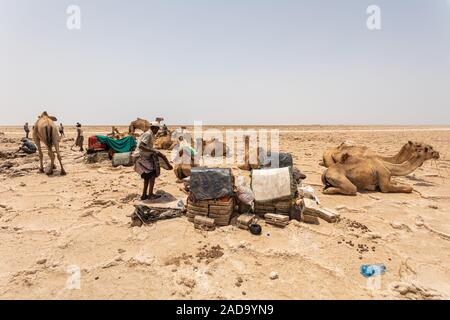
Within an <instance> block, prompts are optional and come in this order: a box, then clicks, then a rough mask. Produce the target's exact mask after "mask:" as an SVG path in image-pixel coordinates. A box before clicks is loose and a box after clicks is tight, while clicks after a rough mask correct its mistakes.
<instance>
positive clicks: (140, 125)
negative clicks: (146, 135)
mask: <svg viewBox="0 0 450 320" xmlns="http://www.w3.org/2000/svg"><path fill="white" fill-rule="evenodd" d="M136 129H139V130H141V131H142V132H146V131H148V130H150V122H148V121H147V120H145V119H141V118H137V119H136V120H134V121H132V122H131V123H130V127H129V133H131V134H134V132H135V131H136Z"/></svg>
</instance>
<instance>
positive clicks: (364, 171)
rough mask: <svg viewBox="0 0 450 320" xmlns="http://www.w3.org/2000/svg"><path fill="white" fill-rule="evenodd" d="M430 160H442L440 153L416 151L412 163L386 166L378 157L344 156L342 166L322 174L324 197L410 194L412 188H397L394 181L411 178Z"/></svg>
mask: <svg viewBox="0 0 450 320" xmlns="http://www.w3.org/2000/svg"><path fill="white" fill-rule="evenodd" d="M429 159H439V153H438V152H437V151H434V150H433V148H432V147H428V146H425V147H422V146H419V147H417V149H416V150H415V152H414V153H413V155H412V156H411V157H410V159H408V160H407V161H405V162H403V163H402V164H395V163H389V162H385V161H382V160H380V159H379V158H377V157H368V158H364V157H363V158H361V157H356V156H352V155H349V154H344V155H343V157H342V159H341V162H339V163H335V164H333V165H331V166H330V167H329V168H328V169H327V170H325V172H324V173H323V175H322V182H323V183H324V185H325V188H324V190H323V193H324V194H344V195H356V192H357V190H358V189H360V190H370V191H375V190H377V189H380V191H381V192H402V193H411V192H412V190H413V189H412V187H410V186H406V185H400V184H396V183H395V182H394V181H391V177H393V176H405V175H408V174H410V173H411V172H413V171H414V170H416V169H417V168H418V167H420V166H421V165H422V164H423V163H424V162H425V161H426V160H429Z"/></svg>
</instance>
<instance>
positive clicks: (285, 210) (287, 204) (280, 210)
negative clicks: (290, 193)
mask: <svg viewBox="0 0 450 320" xmlns="http://www.w3.org/2000/svg"><path fill="white" fill-rule="evenodd" d="M293 204H294V200H293V199H291V198H286V199H281V200H271V201H257V202H255V213H257V214H258V215H261V216H263V215H264V214H266V213H276V214H282V215H287V216H289V215H290V214H291V210H292V207H293Z"/></svg>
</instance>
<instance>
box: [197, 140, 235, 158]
mask: <svg viewBox="0 0 450 320" xmlns="http://www.w3.org/2000/svg"><path fill="white" fill-rule="evenodd" d="M202 147H203V149H202V150H203V155H209V156H211V157H215V156H216V150H217V152H219V151H222V156H223V157H226V156H227V154H229V153H230V148H229V147H228V146H227V144H226V143H225V142H222V141H219V140H216V139H214V138H213V139H211V140H209V141H205V140H202ZM220 148H222V150H219V149H220Z"/></svg>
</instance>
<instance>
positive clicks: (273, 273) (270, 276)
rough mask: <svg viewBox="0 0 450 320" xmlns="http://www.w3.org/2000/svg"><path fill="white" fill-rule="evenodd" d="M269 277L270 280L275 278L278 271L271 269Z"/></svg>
mask: <svg viewBox="0 0 450 320" xmlns="http://www.w3.org/2000/svg"><path fill="white" fill-rule="evenodd" d="M269 278H270V280H276V279H278V273H277V272H275V271H272V272H271V273H270V274H269Z"/></svg>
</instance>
